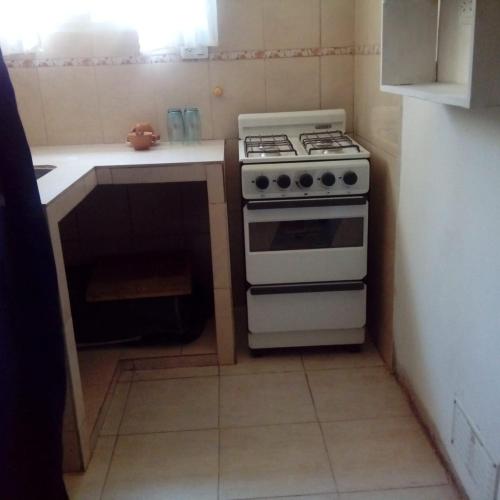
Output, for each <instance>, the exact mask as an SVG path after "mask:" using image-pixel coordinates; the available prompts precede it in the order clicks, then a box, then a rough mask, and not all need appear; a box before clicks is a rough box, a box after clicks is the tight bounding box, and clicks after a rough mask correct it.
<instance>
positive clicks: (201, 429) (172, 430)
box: [119, 420, 319, 436]
mask: <svg viewBox="0 0 500 500" xmlns="http://www.w3.org/2000/svg"><path fill="white" fill-rule="evenodd" d="M317 423H319V422H318V421H316V420H302V421H295V422H277V423H264V424H250V425H237V426H232V425H231V426H224V427H220V428H219V427H198V428H191V429H171V430H159V431H149V432H127V433H122V434H119V435H120V436H147V435H150V434H172V433H175V432H197V431H214V430H219V429H220V430H224V431H227V430H238V429H259V428H267V427H280V426H284V425H305V424H317Z"/></svg>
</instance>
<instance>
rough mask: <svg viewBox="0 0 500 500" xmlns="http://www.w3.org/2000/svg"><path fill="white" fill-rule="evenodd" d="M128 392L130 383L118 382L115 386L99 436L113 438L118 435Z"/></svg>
mask: <svg viewBox="0 0 500 500" xmlns="http://www.w3.org/2000/svg"><path fill="white" fill-rule="evenodd" d="M129 390H130V382H119V383H117V384H116V387H115V391H114V393H113V398H112V399H111V404H110V406H109V410H108V413H107V414H106V417H105V418H104V422H103V424H102V427H101V432H100V434H101V436H115V435H116V434H118V429H119V427H120V422H121V420H122V416H123V412H124V410H125V405H126V404H127V396H128V393H129Z"/></svg>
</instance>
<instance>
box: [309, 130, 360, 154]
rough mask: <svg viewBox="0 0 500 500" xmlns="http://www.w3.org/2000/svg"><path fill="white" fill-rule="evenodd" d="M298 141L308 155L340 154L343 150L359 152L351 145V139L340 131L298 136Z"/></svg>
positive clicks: (354, 145) (356, 146)
mask: <svg viewBox="0 0 500 500" xmlns="http://www.w3.org/2000/svg"><path fill="white" fill-rule="evenodd" d="M299 140H300V141H301V142H302V145H303V146H304V149H305V150H306V152H307V154H308V155H313V154H318V153H324V154H328V153H330V152H336V151H339V152H340V151H342V150H343V149H356V150H357V151H358V153H360V152H361V150H360V148H359V146H358V145H357V144H353V142H352V139H351V138H350V137H348V136H347V135H345V134H344V133H342V132H341V131H340V130H329V131H327V132H314V133H306V134H300V136H299Z"/></svg>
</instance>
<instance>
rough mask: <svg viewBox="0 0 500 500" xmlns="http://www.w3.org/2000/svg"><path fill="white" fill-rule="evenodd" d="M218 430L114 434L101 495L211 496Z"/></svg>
mask: <svg viewBox="0 0 500 500" xmlns="http://www.w3.org/2000/svg"><path fill="white" fill-rule="evenodd" d="M217 477H218V431H217V430H208V431H190V432H169V433H166V434H148V435H143V436H120V437H119V438H118V442H117V444H116V449H115V452H114V454H113V460H112V462H111V467H110V470H109V475H108V479H107V481H106V485H105V488H104V492H103V496H102V499H103V500H192V499H197V500H198V499H200V500H215V499H217Z"/></svg>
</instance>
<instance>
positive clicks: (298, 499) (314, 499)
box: [259, 493, 339, 500]
mask: <svg viewBox="0 0 500 500" xmlns="http://www.w3.org/2000/svg"><path fill="white" fill-rule="evenodd" d="M338 498H339V497H338V495H337V494H336V493H325V494H324V495H299V496H297V495H294V496H293V497H264V498H259V500H338Z"/></svg>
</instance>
